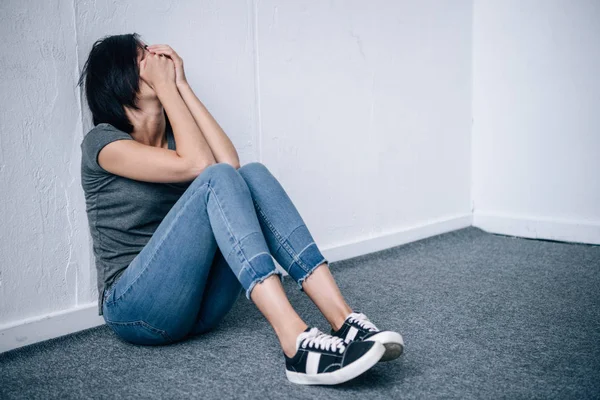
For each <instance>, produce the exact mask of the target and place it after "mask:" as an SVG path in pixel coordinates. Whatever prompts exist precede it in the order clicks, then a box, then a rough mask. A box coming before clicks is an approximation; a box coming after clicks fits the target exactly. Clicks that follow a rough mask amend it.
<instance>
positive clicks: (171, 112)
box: [156, 84, 216, 165]
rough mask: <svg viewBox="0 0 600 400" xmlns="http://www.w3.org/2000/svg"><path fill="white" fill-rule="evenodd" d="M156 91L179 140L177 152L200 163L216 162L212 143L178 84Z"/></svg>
mask: <svg viewBox="0 0 600 400" xmlns="http://www.w3.org/2000/svg"><path fill="white" fill-rule="evenodd" d="M156 93H157V95H158V98H159V100H160V102H161V103H162V105H163V107H164V109H165V111H166V113H167V116H168V117H169V121H170V122H171V127H172V128H173V135H174V136H175V141H176V142H177V147H176V151H177V154H178V155H179V156H181V157H183V158H187V159H190V160H196V161H198V163H199V165H208V164H212V163H215V162H216V160H215V156H214V155H213V153H212V150H211V148H210V145H209V144H208V142H207V141H206V139H205V137H204V135H203V134H202V131H201V130H200V128H199V127H198V125H197V124H196V121H195V120H194V117H193V116H192V114H191V112H190V110H189V109H188V107H187V105H186V103H185V101H184V100H183V98H182V97H181V95H180V94H179V91H178V89H177V86H176V85H175V84H172V85H167V86H164V87H160V88H157V91H156Z"/></svg>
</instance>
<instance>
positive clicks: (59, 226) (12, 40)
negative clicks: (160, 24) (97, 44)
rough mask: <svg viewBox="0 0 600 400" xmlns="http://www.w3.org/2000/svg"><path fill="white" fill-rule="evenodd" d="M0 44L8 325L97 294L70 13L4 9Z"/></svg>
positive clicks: (4, 318) (19, 5)
mask: <svg viewBox="0 0 600 400" xmlns="http://www.w3.org/2000/svg"><path fill="white" fill-rule="evenodd" d="M0 41H1V44H0V46H1V51H0V70H1V71H2V75H1V78H0V93H2V95H1V96H0V157H1V159H0V187H1V188H2V189H1V190H0V204H1V205H2V211H1V212H0V227H1V228H0V234H1V237H0V324H3V323H8V322H11V321H15V320H20V319H22V318H27V317H33V316H40V315H46V314H48V313H50V312H52V311H55V310H64V309H70V308H72V307H75V306H77V305H78V304H79V303H81V302H89V301H90V299H91V292H90V291H91V290H92V285H91V284H90V264H89V260H90V258H89V257H90V248H89V245H88V239H87V238H88V235H89V232H88V231H87V228H86V224H87V219H86V218H87V217H86V215H85V204H84V197H83V193H82V189H81V183H80V172H79V169H80V157H81V156H80V148H79V144H80V142H81V138H82V127H81V117H80V114H81V109H80V107H79V93H78V90H76V86H75V85H76V75H77V72H78V69H79V68H78V65H77V58H76V51H77V43H76V41H75V35H74V13H73V8H72V5H71V3H70V2H66V1H55V2H45V1H42V2H36V1H2V2H0ZM21 339H22V340H24V341H25V340H26V339H25V338H21Z"/></svg>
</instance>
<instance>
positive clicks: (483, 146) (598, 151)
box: [472, 0, 600, 244]
mask: <svg viewBox="0 0 600 400" xmlns="http://www.w3.org/2000/svg"><path fill="white" fill-rule="evenodd" d="M599 40H600V2H598V1H596V0H577V1H570V0H552V1H548V0H528V1H522V0H504V1H485V0H475V6H474V24H473V65H474V67H473V88H474V90H473V117H474V125H473V152H472V154H473V187H474V190H473V198H474V206H475V217H474V224H475V225H476V226H479V227H482V228H484V229H488V230H491V231H494V232H499V233H506V234H512V235H519V236H527V237H541V238H547V239H558V240H568V241H582V242H589V243H597V244H600V177H599V173H600V112H599V111H600V74H599V71H600V45H599V43H600V42H599Z"/></svg>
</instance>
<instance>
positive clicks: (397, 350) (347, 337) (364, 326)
mask: <svg viewBox="0 0 600 400" xmlns="http://www.w3.org/2000/svg"><path fill="white" fill-rule="evenodd" d="M331 334H332V335H333V336H337V337H340V338H342V339H344V342H345V343H352V342H353V341H377V342H379V343H381V344H383V345H384V346H385V354H384V355H383V357H381V359H380V360H379V361H390V360H394V359H396V358H398V357H400V354H402V352H403V351H404V340H403V339H402V335H400V334H399V333H398V332H394V331H382V330H379V329H378V328H377V327H376V326H375V324H373V323H372V322H371V321H369V318H367V316H366V315H365V314H363V313H360V312H353V313H350V315H348V317H346V320H345V321H344V324H343V325H342V327H341V328H340V329H338V330H337V331H334V330H333V329H332V330H331Z"/></svg>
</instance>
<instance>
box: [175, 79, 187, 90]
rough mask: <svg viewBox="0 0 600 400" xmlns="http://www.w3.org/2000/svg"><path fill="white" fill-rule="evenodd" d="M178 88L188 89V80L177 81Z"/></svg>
mask: <svg viewBox="0 0 600 400" xmlns="http://www.w3.org/2000/svg"><path fill="white" fill-rule="evenodd" d="M175 85H176V86H177V89H187V88H189V87H190V85H189V84H188V81H187V80H184V81H180V82H176V83H175Z"/></svg>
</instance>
